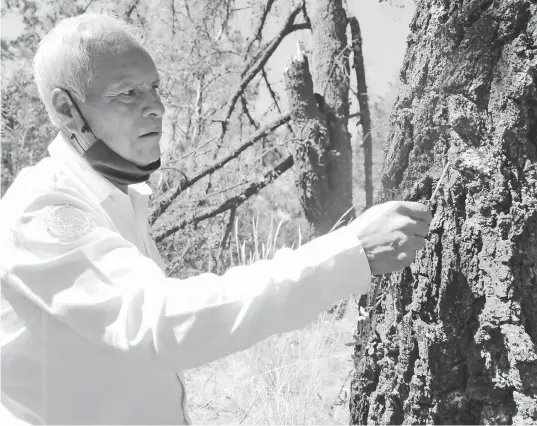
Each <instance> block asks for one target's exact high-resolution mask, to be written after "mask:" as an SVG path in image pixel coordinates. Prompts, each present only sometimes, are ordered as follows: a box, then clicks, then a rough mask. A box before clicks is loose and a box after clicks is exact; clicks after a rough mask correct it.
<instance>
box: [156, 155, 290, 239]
mask: <svg viewBox="0 0 537 426" xmlns="http://www.w3.org/2000/svg"><path fill="white" fill-rule="evenodd" d="M293 164H294V162H293V157H292V156H291V155H290V156H289V157H287V158H286V159H285V160H283V161H282V162H281V163H280V164H278V165H277V166H276V167H274V168H273V169H272V170H270V171H269V172H268V173H266V174H265V177H264V179H263V180H260V181H257V182H254V183H252V184H251V185H249V186H248V187H246V188H245V189H244V190H243V191H242V192H241V193H240V194H238V195H236V196H234V197H232V198H230V199H228V200H226V201H224V202H223V203H222V204H220V205H219V206H217V207H213V208H211V209H208V210H206V211H205V212H203V213H201V214H200V215H198V216H194V217H192V218H189V219H184V220H182V221H181V222H179V223H178V224H175V225H172V226H170V227H165V228H164V229H163V230H162V231H161V232H159V233H157V234H156V235H155V237H154V239H155V241H156V242H157V243H159V242H161V241H162V240H164V238H167V237H169V236H170V235H173V234H174V233H175V232H177V231H178V230H180V229H182V228H184V227H185V226H188V225H190V224H197V223H199V222H201V221H203V220H205V219H209V218H211V217H214V216H216V215H218V214H220V213H223V212H225V211H226V210H230V209H232V208H235V209H236V208H237V207H239V206H240V205H241V204H242V203H244V202H245V201H246V200H247V199H248V198H250V197H251V196H253V195H255V194H257V193H258V192H259V191H260V190H261V189H263V188H264V187H266V186H267V185H268V184H269V183H271V182H273V181H274V180H276V179H277V178H278V177H280V176H281V175H282V174H283V173H284V172H286V171H287V170H289V169H290V168H291V167H292V166H293Z"/></svg>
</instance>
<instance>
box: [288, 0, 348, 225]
mask: <svg viewBox="0 0 537 426" xmlns="http://www.w3.org/2000/svg"><path fill="white" fill-rule="evenodd" d="M308 15H309V16H310V18H311V29H312V33H313V52H312V53H313V54H312V63H313V67H312V70H313V76H312V75H311V74H310V68H309V64H308V60H307V58H306V57H305V56H304V55H303V54H302V53H300V52H299V54H298V56H297V58H296V60H294V61H293V63H292V64H291V66H290V67H289V68H288V69H287V70H286V73H285V76H286V91H287V95H288V98H289V105H290V109H291V117H292V126H293V130H294V133H295V135H296V138H297V140H296V142H295V143H294V146H295V148H294V152H293V157H294V160H295V165H296V166H297V185H298V187H299V188H300V201H301V205H302V208H303V210H304V214H305V216H306V218H307V220H308V222H309V223H310V224H311V225H312V229H313V232H312V236H319V235H323V234H326V233H327V232H329V231H330V230H331V229H332V227H333V226H334V225H335V224H336V223H337V222H338V220H339V219H340V218H341V216H343V215H344V214H345V212H347V211H348V210H349V209H351V207H352V151H351V143H350V136H349V133H348V130H347V124H348V117H349V62H348V56H349V55H348V53H349V46H348V45H347V37H346V34H345V31H346V27H347V15H346V13H345V9H344V8H343V5H342V2H341V0H318V1H316V2H313V4H312V5H311V7H308ZM299 50H300V49H299ZM353 213H354V212H352V209H351V212H349V214H348V215H347V216H346V220H348V219H350V218H352V215H353ZM342 223H345V221H342Z"/></svg>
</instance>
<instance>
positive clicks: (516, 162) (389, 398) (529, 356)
mask: <svg viewBox="0 0 537 426" xmlns="http://www.w3.org/2000/svg"><path fill="white" fill-rule="evenodd" d="M536 68H537V5H536V4H535V1H529V0H494V1H491V0H486V1H483V0H481V1H479V0H473V1H471V0H458V1H452V2H448V1H445V0H422V1H421V2H420V3H419V4H418V6H417V12H416V15H415V17H414V19H413V22H412V24H411V35H410V37H409V38H408V51H407V54H406V58H405V61H404V64H403V68H402V71H401V82H402V88H401V89H400V90H401V91H400V94H399V97H398V100H397V102H396V104H395V107H394V112H393V114H392V117H391V133H390V138H389V141H388V146H387V150H386V157H385V165H384V169H383V171H382V189H381V191H380V193H379V196H378V197H377V200H376V201H377V202H384V201H388V200H392V199H397V200H413V201H418V200H425V199H428V198H429V197H430V196H431V192H432V188H433V185H434V184H435V183H436V182H435V181H436V180H437V179H438V177H439V175H440V172H441V169H442V166H443V163H444V161H446V160H448V161H449V162H450V167H449V169H448V172H447V174H446V176H445V178H444V181H443V185H442V189H441V190H440V191H439V193H438V196H437V199H436V201H433V204H432V207H433V214H434V218H433V221H432V224H431V230H430V234H429V236H428V243H427V246H426V248H425V249H424V250H422V251H420V252H419V253H418V256H417V259H416V262H415V263H414V264H413V265H412V266H411V267H410V268H405V270H403V271H402V272H400V273H394V274H391V275H390V276H384V277H380V278H375V279H374V283H373V286H372V291H371V292H370V294H369V295H367V297H362V300H361V303H363V304H364V305H367V306H371V305H372V304H373V303H375V301H376V298H377V297H378V296H380V297H381V299H380V300H381V303H380V304H378V306H377V307H376V308H375V309H373V311H372V313H371V316H370V318H369V320H367V321H365V322H361V323H359V325H358V332H357V337H358V338H359V340H361V345H357V346H356V347H355V360H356V372H355V376H354V378H353V381H352V384H351V400H350V410H351V423H353V424H365V423H368V424H370V423H389V424H401V423H406V424H423V423H440V424H460V423H462V424H476V423H483V424H491V423H492V424H508V423H530V422H531V423H535V422H536V421H537V352H536V342H537V310H536V308H537V306H536V305H537V293H536V292H535V290H534V289H535V288H536V286H537V200H536V196H537V183H536V182H537V167H536V162H537V88H536V85H537V69H536ZM389 288H390V289H389ZM383 295H384V296H383Z"/></svg>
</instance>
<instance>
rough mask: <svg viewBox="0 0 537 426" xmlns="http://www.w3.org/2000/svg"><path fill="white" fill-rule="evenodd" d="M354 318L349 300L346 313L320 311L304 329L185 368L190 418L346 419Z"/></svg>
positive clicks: (309, 421)
mask: <svg viewBox="0 0 537 426" xmlns="http://www.w3.org/2000/svg"><path fill="white" fill-rule="evenodd" d="M351 305H352V307H351ZM357 319H358V313H357V311H356V309H355V308H354V305H353V303H349V310H348V312H347V314H346V315H345V317H344V318H343V319H341V320H338V321H335V320H334V316H333V315H332V314H327V313H322V314H321V315H320V316H319V318H318V319H317V320H316V321H315V322H314V323H312V324H311V325H310V326H308V327H307V328H305V329H301V330H297V331H294V332H291V333H285V334H281V335H275V336H272V337H270V338H268V339H266V340H264V341H262V342H260V343H258V344H257V345H255V346H253V347H251V348H250V349H247V350H245V351H242V352H238V353H235V354H233V355H231V356H229V357H227V358H224V359H221V360H218V361H215V362H213V363H211V364H209V365H206V366H203V367H201V368H197V369H194V370H190V371H187V372H185V376H186V381H187V389H188V412H189V415H190V417H191V419H192V422H193V423H195V424H196V423H197V424H243V423H244V424H293V425H297V424H349V409H348V389H349V383H350V377H349V373H350V371H351V370H352V366H353V361H352V360H351V353H352V348H350V347H347V346H345V343H346V342H349V341H351V340H352V334H353V332H354V331H355V330H356V323H357Z"/></svg>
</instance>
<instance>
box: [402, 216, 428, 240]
mask: <svg viewBox="0 0 537 426" xmlns="http://www.w3.org/2000/svg"><path fill="white" fill-rule="evenodd" d="M407 220H408V219H407ZM402 231H403V232H405V234H407V235H411V236H412V235H417V236H418V237H423V238H425V237H427V234H429V224H428V223H427V222H425V221H421V220H410V221H409V222H408V223H407V224H406V225H405V226H403V228H402Z"/></svg>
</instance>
